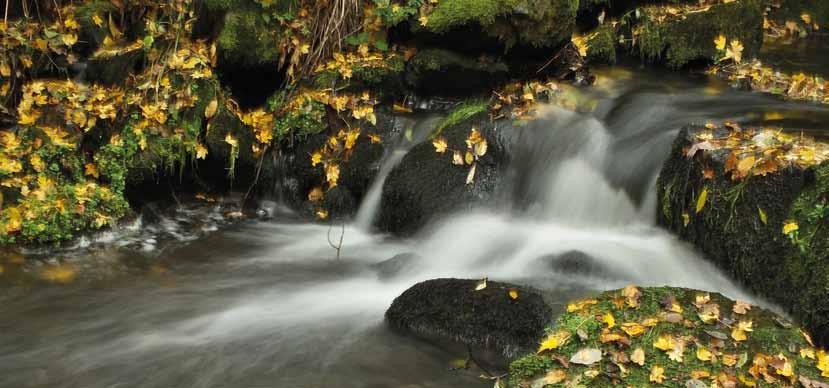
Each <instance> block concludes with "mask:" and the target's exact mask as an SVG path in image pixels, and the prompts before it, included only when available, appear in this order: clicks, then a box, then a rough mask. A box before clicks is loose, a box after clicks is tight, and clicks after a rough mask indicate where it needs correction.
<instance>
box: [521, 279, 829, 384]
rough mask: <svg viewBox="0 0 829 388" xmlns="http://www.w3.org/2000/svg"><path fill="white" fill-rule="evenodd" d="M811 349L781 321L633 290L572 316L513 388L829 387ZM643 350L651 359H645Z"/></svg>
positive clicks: (715, 298)
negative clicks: (806, 383) (798, 384)
mask: <svg viewBox="0 0 829 388" xmlns="http://www.w3.org/2000/svg"><path fill="white" fill-rule="evenodd" d="M715 310H716V313H715V312H714V311H715ZM703 319H705V320H703ZM749 323H750V324H749ZM743 329H745V330H743ZM749 329H750V330H751V331H749ZM735 338H736V339H735ZM737 339H740V340H739V341H738V340H737ZM809 341H810V339H808V338H807V336H806V335H805V334H804V332H803V331H801V330H800V329H799V328H797V327H796V326H794V325H792V324H791V323H789V322H787V321H786V319H784V318H782V317H780V316H778V315H777V314H774V313H773V312H770V311H768V310H765V309H763V308H760V307H757V306H750V305H747V304H745V302H739V303H738V302H735V301H732V300H730V299H728V298H726V297H724V296H722V295H720V294H717V293H708V292H703V291H696V290H689V289H683V288H672V287H654V288H636V287H634V286H629V287H626V288H625V289H623V290H615V291H608V292H604V293H601V294H599V295H597V296H596V297H595V298H592V299H584V300H580V301H575V302H573V303H571V304H570V305H568V312H567V313H565V314H564V315H562V316H560V317H559V318H558V320H557V321H556V323H555V325H553V326H551V327H550V328H548V329H547V336H546V337H545V338H543V339H542V340H541V342H542V344H543V345H544V346H543V347H544V348H545V350H543V351H540V352H533V353H532V354H529V355H527V356H525V357H523V358H521V359H518V360H516V361H514V362H513V363H512V364H511V366H510V377H509V385H508V386H510V387H522V388H524V387H527V388H528V387H652V386H653V387H657V386H658V387H675V388H680V387H682V388H686V387H692V388H693V387H709V386H711V387H713V386H718V387H727V386H732V387H737V386H741V387H742V386H757V387H778V386H793V385H794V384H796V382H797V380H798V379H801V381H806V380H803V379H808V381H815V382H824V383H825V382H826V381H829V380H827V379H826V378H825V377H821V371H820V370H819V369H818V368H817V360H816V358H820V357H821V356H822V355H823V353H821V351H819V350H818V349H816V348H815V347H814V345H812V344H810V342H809ZM539 349H541V346H539ZM638 350H641V351H642V355H643V357H642V359H638V358H637V357H636V356H635V354H638V353H639V352H638ZM582 355H586V356H588V357H580V356H582ZM802 355H803V356H802ZM810 355H811V358H809V356H810ZM804 356H805V357H804ZM637 360H638V362H637ZM757 364H760V365H763V366H761V367H758V366H756V365H757ZM657 367H658V368H661V369H662V376H663V379H659V378H657V377H652V376H655V375H658V373H657V374H652V373H653V371H654V369H655V368H657ZM657 372H658V371H657ZM660 380H661V381H660ZM714 381H716V382H717V385H714ZM752 384H753V385H752ZM814 386H817V385H814Z"/></svg>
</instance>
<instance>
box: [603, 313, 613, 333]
mask: <svg viewBox="0 0 829 388" xmlns="http://www.w3.org/2000/svg"><path fill="white" fill-rule="evenodd" d="M602 322H604V323H606V324H607V328H608V329H611V328H613V327H614V326H616V318H613V314H611V313H609V312H608V313H605V314H604V316H602Z"/></svg>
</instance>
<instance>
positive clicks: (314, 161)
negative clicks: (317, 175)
mask: <svg viewBox="0 0 829 388" xmlns="http://www.w3.org/2000/svg"><path fill="white" fill-rule="evenodd" d="M320 162H322V153H321V152H319V151H314V153H313V154H311V166H312V167H316V166H317V165H318V164H320Z"/></svg>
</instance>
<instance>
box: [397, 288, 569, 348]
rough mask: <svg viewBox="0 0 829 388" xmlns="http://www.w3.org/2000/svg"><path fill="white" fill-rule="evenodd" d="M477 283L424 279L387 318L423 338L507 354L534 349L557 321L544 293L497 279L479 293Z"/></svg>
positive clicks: (398, 300) (399, 300) (404, 329)
mask: <svg viewBox="0 0 829 388" xmlns="http://www.w3.org/2000/svg"><path fill="white" fill-rule="evenodd" d="M477 283H478V281H477V280H465V279H433V280H427V281H425V282H422V283H418V284H416V285H414V286H412V287H411V288H409V289H408V290H406V291H405V292H403V294H401V295H400V296H398V297H397V298H396V299H395V300H394V302H393V303H392V305H391V307H389V309H388V311H386V321H387V322H388V324H389V325H391V326H392V327H394V328H397V329H401V330H403V331H405V332H410V333H413V334H415V335H417V336H419V337H423V338H427V339H437V340H449V341H455V342H460V343H463V344H466V345H469V346H470V347H473V348H480V349H485V350H490V351H496V352H498V353H500V354H501V355H502V356H504V357H506V358H513V357H515V356H518V355H520V354H522V353H525V352H528V351H531V350H534V349H535V348H536V347H537V345H538V340H539V338H541V337H542V336H543V334H544V327H545V326H547V325H548V324H550V323H551V322H552V319H553V311H552V309H551V308H550V307H549V306H548V305H547V304H545V303H544V300H543V298H542V296H541V294H540V293H538V292H536V291H534V290H532V289H529V288H526V287H522V286H515V285H512V284H508V283H500V282H493V281H490V282H488V284H487V287H486V288H484V289H483V290H480V291H475V286H476V284H477ZM512 288H515V289H516V290H517V291H518V298H517V299H515V300H512V299H511V298H510V297H509V295H508V290H510V289H512Z"/></svg>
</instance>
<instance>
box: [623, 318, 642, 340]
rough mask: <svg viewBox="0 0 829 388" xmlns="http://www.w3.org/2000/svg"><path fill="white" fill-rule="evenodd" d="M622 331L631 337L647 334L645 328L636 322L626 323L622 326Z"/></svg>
mask: <svg viewBox="0 0 829 388" xmlns="http://www.w3.org/2000/svg"><path fill="white" fill-rule="evenodd" d="M622 330H623V331H624V332H625V333H627V335H629V336H631V337H638V336H640V335H642V333H644V332H645V327H644V326H642V325H640V324H638V323H636V322H625V323H623V324H622Z"/></svg>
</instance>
